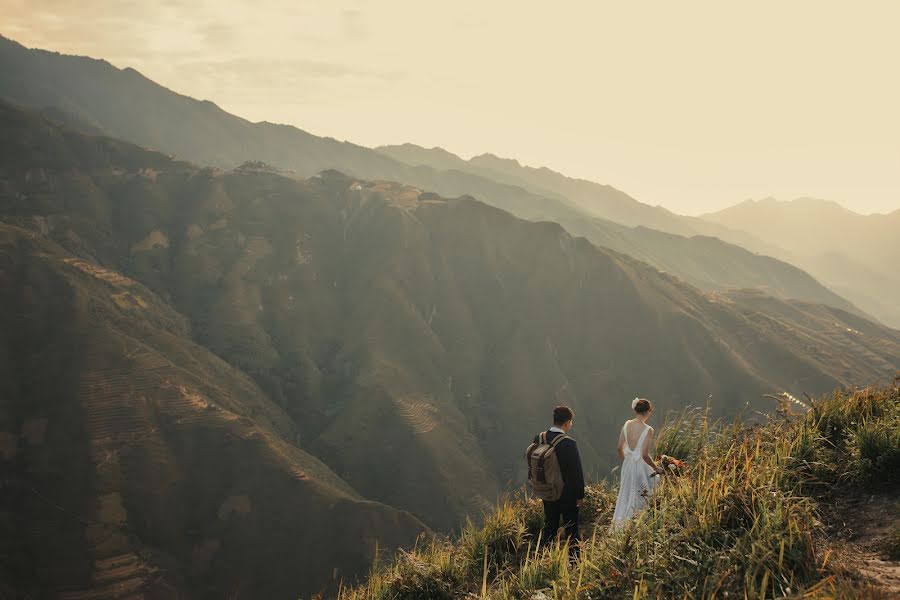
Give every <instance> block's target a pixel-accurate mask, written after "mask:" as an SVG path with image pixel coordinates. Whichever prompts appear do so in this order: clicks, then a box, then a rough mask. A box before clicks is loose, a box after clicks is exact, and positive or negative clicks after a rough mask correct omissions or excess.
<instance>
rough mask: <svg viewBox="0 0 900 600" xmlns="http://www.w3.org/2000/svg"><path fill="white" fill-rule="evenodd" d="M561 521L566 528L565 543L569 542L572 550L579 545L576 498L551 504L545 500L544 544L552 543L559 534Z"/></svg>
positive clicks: (561, 499) (555, 501)
mask: <svg viewBox="0 0 900 600" xmlns="http://www.w3.org/2000/svg"><path fill="white" fill-rule="evenodd" d="M560 519H562V526H563V527H564V528H565V535H564V538H563V541H565V540H568V541H569V543H570V544H571V546H570V550H572V551H574V550H575V548H576V546H577V545H578V539H579V538H578V504H577V503H576V501H575V499H574V498H571V499H570V498H560V499H559V500H554V501H553V502H550V501H548V500H544V535H543V538H544V542H545V543H552V542H553V541H554V540H555V539H556V534H557V533H558V532H559V527H560Z"/></svg>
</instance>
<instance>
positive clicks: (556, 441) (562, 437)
mask: <svg viewBox="0 0 900 600" xmlns="http://www.w3.org/2000/svg"><path fill="white" fill-rule="evenodd" d="M571 439H572V438H570V437H569V436H567V435H566V434H562V435H558V436H556V439H555V440H553V441H552V442H550V445H551V446H553V447H554V448H556V446H557V444H559V443H560V442H561V441H563V440H571Z"/></svg>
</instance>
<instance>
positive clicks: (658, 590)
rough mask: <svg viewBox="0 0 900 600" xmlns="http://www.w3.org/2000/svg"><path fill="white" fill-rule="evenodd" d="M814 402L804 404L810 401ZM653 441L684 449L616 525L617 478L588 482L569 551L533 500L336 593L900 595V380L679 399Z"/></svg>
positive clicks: (372, 596)
mask: <svg viewBox="0 0 900 600" xmlns="http://www.w3.org/2000/svg"><path fill="white" fill-rule="evenodd" d="M807 408H809V410H808V411H807ZM659 451H660V452H661V453H667V454H669V455H672V456H678V457H680V458H682V459H684V460H686V461H687V468H686V472H685V474H684V475H683V476H682V477H674V476H667V477H666V478H665V479H664V480H663V482H662V484H661V485H660V487H659V488H658V489H657V491H656V492H655V494H654V495H653V496H652V500H651V502H650V503H649V505H648V507H647V509H646V510H644V511H643V512H642V513H639V515H638V517H637V518H636V519H635V520H634V521H632V522H631V523H630V525H629V526H628V527H627V528H625V529H623V530H619V531H610V529H609V528H610V524H611V517H612V512H613V508H614V506H615V499H616V481H615V480H613V481H612V483H607V482H603V483H600V484H597V485H595V486H592V487H590V488H589V489H588V493H587V497H586V499H585V505H584V506H583V507H582V510H581V514H580V517H581V521H582V523H581V531H583V532H586V534H584V542H583V543H582V547H581V554H580V556H579V557H578V559H577V560H575V561H573V562H569V560H568V552H567V550H566V549H565V548H560V547H559V545H558V543H557V544H547V543H543V544H541V540H540V538H539V532H540V527H541V519H542V516H543V515H542V511H541V507H540V502H538V501H533V500H528V499H527V498H518V499H516V500H515V501H512V502H502V503H500V504H499V505H498V507H497V509H496V510H495V511H494V512H493V513H492V514H490V515H489V516H488V517H486V519H485V521H484V523H483V524H470V525H469V526H468V527H467V528H466V529H465V530H464V531H463V532H462V533H461V535H459V536H458V537H455V538H453V539H452V540H447V539H445V538H441V537H437V538H434V539H432V540H431V541H429V542H427V543H421V544H419V545H417V547H416V548H415V549H414V550H412V551H408V552H402V553H400V554H399V555H397V557H396V558H395V559H394V560H393V561H391V562H390V563H387V564H384V565H382V566H381V567H379V568H377V569H375V570H374V571H373V572H372V574H371V576H370V578H369V580H368V581H367V582H366V584H365V585H363V586H360V587H357V588H352V589H348V590H346V591H345V592H344V593H343V594H341V595H340V599H341V600H387V599H389V598H390V599H391V600H416V599H422V600H424V599H426V598H428V599H429V600H438V599H447V600H450V599H453V598H463V597H477V598H484V599H485V600H507V599H509V600H511V599H514V598H530V599H532V600H544V599H549V598H557V599H560V600H578V599H588V598H622V599H625V598H685V599H701V598H728V597H737V598H758V599H765V598H819V599H823V600H824V599H832V600H833V599H851V598H854V599H867V600H870V599H876V600H877V599H885V600H887V599H888V598H897V597H898V595H900V525H898V523H900V501H898V496H897V493H898V491H900V388H898V387H897V381H895V382H894V384H893V385H890V386H888V387H884V388H881V389H875V388H866V389H865V390H858V391H850V392H848V391H837V392H835V394H834V395H831V396H828V397H824V398H822V399H819V400H816V401H813V402H812V403H811V406H810V407H806V406H801V405H798V404H796V403H790V402H785V403H783V404H782V407H781V411H780V415H779V417H777V418H772V419H769V420H768V421H767V422H766V423H764V424H756V425H748V424H744V423H741V422H735V423H733V424H732V423H715V424H714V423H711V422H709V421H708V420H707V416H706V415H704V414H703V413H702V412H690V411H687V412H685V413H682V414H680V415H678V416H677V418H675V419H673V420H671V421H669V422H668V423H666V424H665V425H664V426H663V427H662V430H661V432H660V439H659Z"/></svg>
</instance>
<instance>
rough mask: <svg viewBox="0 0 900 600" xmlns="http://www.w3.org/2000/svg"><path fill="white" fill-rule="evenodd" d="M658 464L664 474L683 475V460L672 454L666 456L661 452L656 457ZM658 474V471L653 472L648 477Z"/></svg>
mask: <svg viewBox="0 0 900 600" xmlns="http://www.w3.org/2000/svg"><path fill="white" fill-rule="evenodd" d="M657 462H658V463H659V466H661V467H662V469H663V473H665V474H666V475H673V476H675V477H681V476H682V475H684V468H685V463H684V461H683V460H678V459H677V458H674V457H672V456H668V455H667V454H663V455H662V456H660V457H659V458H658V459H657ZM657 475H660V473H653V474H652V475H650V477H655V476H657Z"/></svg>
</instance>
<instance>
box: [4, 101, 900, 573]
mask: <svg viewBox="0 0 900 600" xmlns="http://www.w3.org/2000/svg"><path fill="white" fill-rule="evenodd" d="M0 132H2V135H3V139H4V140H5V144H4V145H3V147H2V148H0V190H2V193H0V220H2V221H4V222H5V223H7V225H9V226H11V227H17V228H20V229H24V230H27V231H28V232H29V234H28V236H25V237H26V238H28V239H32V238H34V239H35V240H38V241H40V240H44V239H46V240H47V241H46V242H44V241H40V243H41V244H51V243H52V244H55V245H57V246H58V247H59V248H60V250H58V251H57V252H58V253H62V252H65V253H67V254H65V255H64V256H65V258H70V260H77V261H81V262H78V263H77V264H78V265H81V267H80V268H81V269H82V270H84V271H87V272H89V273H91V272H95V273H100V274H101V275H102V276H103V278H105V279H103V281H107V280H111V281H113V282H115V281H118V279H117V278H118V277H119V275H117V274H121V276H122V277H127V278H128V280H129V281H134V282H136V283H135V284H134V285H135V286H138V285H140V286H146V289H147V291H146V292H144V291H143V287H141V288H135V289H138V290H141V291H140V292H139V293H135V292H131V293H132V294H134V295H136V296H138V297H139V298H141V299H143V300H138V299H134V298H132V297H131V296H129V295H127V294H126V295H124V296H123V295H122V294H123V293H124V291H119V290H118V289H110V290H109V293H110V294H111V296H110V298H112V301H113V302H116V303H117V304H116V306H119V304H118V303H122V305H123V306H122V307H121V312H122V318H123V319H125V322H124V323H123V324H122V325H121V327H125V326H126V325H128V323H129V322H128V321H127V319H128V317H129V316H130V315H133V318H134V319H135V323H134V324H133V326H134V327H137V326H138V325H140V324H142V323H143V321H144V319H150V317H149V316H145V313H146V311H147V309H146V308H145V307H144V306H143V304H147V305H148V306H156V304H160V305H161V306H160V309H159V310H160V311H162V310H163V309H164V308H165V307H166V306H167V307H168V309H167V310H168V311H169V312H167V313H166V314H169V315H171V316H170V317H169V319H170V320H175V319H178V318H180V319H183V321H182V322H183V329H181V330H179V331H180V332H181V333H179V335H180V336H181V337H182V338H187V339H186V340H185V341H184V344H188V343H190V344H192V346H191V348H193V350H186V349H185V350H177V351H176V350H168V349H165V348H161V349H159V350H156V353H157V354H159V355H161V356H163V357H166V358H167V359H169V360H171V361H172V362H174V363H175V364H178V365H182V364H185V365H187V364H190V363H188V362H187V359H186V358H185V356H187V355H191V354H197V353H199V352H201V350H200V349H199V348H200V347H203V348H205V349H207V350H209V351H211V352H212V353H213V354H215V355H216V356H218V357H219V358H220V359H222V360H224V361H226V362H227V363H228V365H230V367H229V368H231V369H235V370H237V369H239V370H240V371H239V372H242V373H246V374H247V375H249V376H250V377H251V378H252V379H253V381H254V383H255V384H256V385H258V386H259V388H260V389H261V390H262V391H261V392H254V394H258V395H259V396H260V398H259V399H258V400H255V401H254V402H256V403H257V404H259V405H260V406H264V407H266V408H265V410H266V411H268V412H267V413H266V414H268V415H269V416H268V417H267V421H269V422H271V423H272V428H273V429H276V430H277V431H280V432H282V433H281V435H280V439H281V440H282V441H283V442H284V444H286V445H287V446H280V445H279V447H284V448H286V450H285V451H286V452H287V451H290V452H294V451H295V450H296V451H303V452H306V454H308V455H311V456H314V457H316V458H317V459H319V460H321V461H322V462H323V463H324V464H325V465H327V467H328V469H330V470H331V471H332V472H333V473H334V474H336V477H339V478H340V480H342V481H343V482H346V485H347V487H346V488H340V486H339V485H338V484H337V483H333V484H332V487H334V488H335V489H339V488H340V489H344V490H345V493H346V494H350V491H349V490H348V488H350V489H353V490H357V491H358V492H359V494H361V495H362V497H364V498H369V499H372V500H376V501H378V502H382V503H384V504H387V505H390V506H394V507H396V508H399V509H401V510H406V511H409V512H412V513H413V514H415V515H416V516H417V517H419V518H421V519H423V520H424V521H425V522H426V523H427V524H428V525H430V526H431V527H434V528H438V529H444V530H446V529H450V528H453V527H454V526H456V525H457V524H458V523H459V521H460V519H461V518H462V517H463V516H465V515H473V514H478V513H479V512H480V511H481V510H482V509H484V508H485V507H487V506H489V505H490V503H491V502H492V501H493V499H494V498H495V497H496V496H497V494H498V493H499V492H500V491H502V490H503V489H504V488H506V486H507V484H509V483H512V484H513V485H517V484H518V483H519V482H521V480H522V477H523V473H522V468H523V465H522V464H520V463H521V462H522V461H521V460H520V459H519V458H518V457H519V455H520V451H521V448H520V445H521V444H522V441H523V439H527V438H529V437H530V435H531V434H533V433H534V431H535V430H536V429H537V428H539V427H541V426H542V425H543V424H544V422H545V421H546V418H547V410H548V409H549V407H551V406H552V405H553V404H555V403H560V402H566V403H570V404H572V405H573V406H574V407H575V409H576V411H577V412H578V415H579V416H578V422H579V431H581V432H583V433H582V434H581V437H580V438H579V444H580V445H581V448H582V452H583V455H584V459H585V463H586V465H587V466H588V468H589V470H590V471H591V472H593V473H605V472H606V469H608V468H609V467H610V466H611V464H612V463H613V461H614V457H613V456H611V454H610V452H609V448H612V447H613V446H614V444H610V443H609V440H610V439H613V438H614V436H615V434H616V431H617V427H618V423H619V422H620V420H621V418H623V417H624V416H626V415H627V413H628V399H629V398H632V397H634V395H635V394H638V393H641V394H645V395H648V396H649V397H651V398H653V399H654V400H656V401H657V404H658V406H659V408H660V410H661V411H662V412H665V411H666V410H668V409H671V408H674V407H677V406H682V405H684V404H687V403H692V402H705V400H706V398H707V397H708V396H710V395H712V397H713V405H714V406H715V407H716V410H717V412H718V413H719V414H733V413H734V412H736V411H738V410H741V408H742V407H743V406H745V404H746V403H750V404H751V405H752V406H754V407H757V408H765V407H766V406H767V404H765V402H767V401H764V400H762V399H761V395H762V394H764V393H766V392H770V391H773V390H775V391H778V390H787V391H790V392H792V393H794V394H795V395H799V394H801V393H802V392H804V391H812V392H819V391H823V390H827V389H832V388H833V387H835V386H851V385H854V384H856V383H860V382H863V381H875V380H878V379H880V378H885V377H888V376H890V375H892V374H893V373H894V372H895V371H896V370H897V368H898V366H900V333H898V332H896V331H893V330H891V329H887V328H885V327H882V326H880V325H877V324H875V323H872V322H870V321H867V320H865V319H864V318H862V317H858V316H855V315H852V314H850V313H847V312H845V311H841V310H839V309H834V308H828V307H824V306H821V305H815V304H808V303H803V302H798V301H791V302H786V301H782V300H778V299H774V298H771V297H768V296H766V295H764V294H761V293H760V292H758V291H752V290H749V291H743V292H732V293H729V294H703V293H701V292H700V291H698V290H697V289H696V288H693V287H691V286H688V285H686V284H684V283H682V282H681V281H680V280H678V279H676V278H675V277H672V276H670V275H666V274H662V273H660V272H659V271H657V270H656V269H654V268H652V267H649V266H647V265H646V264H644V263H642V262H639V261H637V260H634V259H632V258H630V257H628V256H625V255H622V254H619V253H617V252H614V251H611V250H608V249H604V248H598V247H596V246H594V245H592V244H590V243H589V242H588V241H586V240H585V239H583V238H573V237H572V236H571V235H570V234H569V233H567V232H566V231H565V230H564V229H563V228H562V227H560V226H559V225H557V224H553V223H547V222H543V223H533V222H528V221H522V220H519V219H517V218H515V217H513V216H512V215H510V214H509V213H506V212H503V211H500V210H498V209H496V208H493V207H490V206H487V205H485V204H483V203H480V202H478V201H475V200H474V199H472V198H469V197H465V196H464V197H459V198H455V199H446V198H443V197H441V196H438V195H436V194H434V193H431V192H423V191H422V190H420V189H418V188H414V187H411V186H407V185H403V184H397V183H391V182H384V181H375V182H371V181H364V180H360V179H358V178H353V177H348V176H345V175H342V174H340V173H337V172H333V171H330V172H324V173H322V174H321V175H318V176H316V177H312V178H308V179H301V178H298V177H296V176H294V175H291V174H285V173H279V172H277V170H275V169H272V168H270V167H267V166H265V165H263V164H260V163H251V164H246V165H244V166H242V167H240V168H238V169H235V170H232V171H229V172H225V171H222V170H218V169H214V168H199V167H194V166H192V165H190V164H187V163H183V162H179V161H176V160H174V159H171V158H169V157H167V156H165V155H162V154H159V153H156V152H152V151H148V150H144V149H141V148H138V147H135V146H132V145H130V144H127V143H124V142H119V141H115V140H111V139H108V138H103V137H94V136H85V135H82V134H79V133H75V132H72V131H70V130H67V129H63V128H61V127H59V126H57V125H55V124H53V123H51V122H49V121H47V120H45V119H43V118H41V117H39V116H36V115H31V114H27V113H24V112H22V111H20V110H18V109H15V108H12V107H10V106H8V105H3V107H2V111H0ZM21 237H22V236H21V235H20V236H19V238H21ZM17 239H18V238H17ZM38 241H35V242H33V243H38ZM20 243H21V242H16V244H20ZM16 244H13V246H16ZM8 252H12V251H11V250H9V251H8ZM61 260H62V259H61ZM107 273H111V275H107ZM16 289H18V288H16ZM19 293H24V292H21V291H20V292H19ZM151 294H152V295H151ZM41 298H42V302H45V303H46V304H48V309H47V310H58V311H62V312H63V313H64V311H65V308H66V306H67V304H66V302H67V299H66V297H65V296H59V297H58V295H57V294H54V293H46V292H45V293H42V294H41ZM116 298H118V300H116ZM147 298H151V299H152V302H151V300H148V299H147ZM10 302H12V304H10V305H8V306H7V305H4V310H5V312H6V314H8V315H16V314H18V313H19V312H20V311H21V310H22V309H20V308H17V307H18V306H22V305H23V302H24V301H22V300H16V299H15V297H14V299H13V300H10ZM16 302H18V304H16ZM60 304H62V306H58V305H60ZM76 304H79V306H80V305H82V304H83V302H82V303H79V302H76ZM126 307H127V308H126ZM85 310H87V309H85ZM86 314H87V315H89V316H90V317H91V318H92V319H95V320H93V321H89V322H87V324H86V325H85V328H86V329H91V328H94V329H97V331H96V335H100V334H101V332H102V328H101V327H99V324H100V323H103V322H104V321H105V320H106V319H107V317H106V315H105V313H104V312H103V311H91V310H87V313H86ZM10 318H11V317H10ZM86 318H87V317H86ZM153 318H154V319H155V320H156V321H161V320H162V317H153ZM39 322H40V323H52V322H53V319H52V318H49V317H42V318H40V319H39ZM154 322H155V321H154ZM42 331H43V330H39V329H35V330H26V331H24V332H23V333H21V334H17V338H16V339H18V340H20V341H19V342H18V343H19V344H22V343H28V344H40V343H41V339H42V336H43V335H44V334H43V333H42ZM173 335H174V334H173ZM129 336H130V337H131V338H133V339H137V340H145V339H148V337H149V336H150V334H149V333H145V332H135V333H133V334H129ZM75 339H77V338H75ZM179 339H180V338H179ZM100 345H103V346H108V345H109V344H107V343H106V342H104V343H102V344H100ZM16 347H18V346H16ZM78 347H79V348H81V347H84V344H79V346H78ZM72 351H74V350H72ZM124 351H125V350H123V352H124ZM10 352H11V353H13V354H15V352H13V351H10ZM203 352H205V351H203ZM203 356H209V355H207V354H203ZM98 360H99V359H98ZM209 360H212V358H210V359H209ZM99 362H101V363H103V362H108V360H107V359H104V360H100V361H99ZM56 363H59V364H60V365H66V364H68V357H63V359H60V360H55V361H54V364H56ZM217 364H221V365H222V366H221V368H222V369H224V368H225V365H224V363H217ZM72 368H73V375H72V376H71V377H73V378H77V377H84V373H83V372H82V371H79V370H78V368H77V367H72ZM135 368H136V369H137V371H129V372H126V373H117V374H115V377H116V379H113V381H121V380H125V381H128V380H130V379H131V378H132V377H133V378H135V379H137V378H138V377H139V374H140V373H141V369H140V368H139V366H138V367H135ZM18 369H19V371H21V372H22V373H24V374H25V375H24V376H25V377H28V378H30V379H29V380H31V379H40V380H42V381H44V380H48V378H46V377H45V376H44V371H43V370H41V368H40V367H39V366H28V365H25V366H23V367H19V368H18ZM93 370H95V368H94V367H92V368H90V369H88V371H93ZM235 372H237V371H235ZM104 377H105V375H104ZM197 377H198V378H199V377H200V376H199V375H198V376H197ZM238 377H239V375H234V378H238ZM101 379H102V377H101ZM50 380H53V381H57V380H56V379H55V378H50ZM241 381H243V382H244V383H242V385H244V386H245V387H246V385H248V384H247V383H246V381H245V380H241ZM58 385H59V386H60V387H58V388H54V390H55V391H56V392H58V393H59V395H57V396H54V397H55V398H69V397H72V396H71V395H65V394H62V393H61V390H65V389H66V387H65V386H66V382H65V381H59V382H58ZM102 385H107V384H102ZM178 385H182V384H178ZM218 385H219V387H220V388H221V389H222V390H223V391H224V393H225V394H227V395H228V397H231V398H241V399H242V401H246V402H250V400H243V399H244V398H245V397H247V396H248V393H247V392H245V391H242V390H243V389H245V388H240V387H237V386H238V384H237V383H233V382H231V380H227V379H222V383H220V384H218ZM186 387H187V388H188V389H194V388H192V387H190V386H186ZM254 389H255V388H254ZM202 395H204V397H209V396H211V395H212V393H211V392H203V394H202ZM252 397H254V396H250V398H252ZM266 399H267V400H266ZM79 401H80V402H84V400H79ZM71 402H76V400H75V399H74V398H73V399H72V401H71ZM121 402H123V403H125V406H128V407H132V404H131V402H133V400H129V399H127V398H122V399H121ZM267 402H268V403H267ZM269 403H271V405H274V406H271V405H270V404H269ZM60 406H61V407H64V406H67V403H66V402H60ZM74 406H75V407H76V408H77V406H78V405H77V403H76V404H75V405H74ZM76 408H72V407H69V408H68V409H67V410H76ZM60 409H61V410H62V408H60ZM121 410H123V411H124V410H126V409H124V408H123V409H121ZM127 410H136V409H134V408H133V407H132V408H128V409H127ZM235 410H237V409H235ZM248 410H249V409H248ZM262 410H263V409H262V408H259V409H254V412H253V414H256V413H258V412H260V411H262ZM246 414H249V413H246ZM251 416H252V415H251ZM134 428H135V429H133V430H131V429H130V430H129V432H130V433H131V434H132V435H134V436H137V437H139V436H142V435H144V434H145V433H147V432H148V431H150V430H152V429H153V425H146V424H141V425H140V427H139V425H138V424H135V425H134ZM271 435H273V436H274V435H275V434H271ZM216 439H217V438H211V441H210V443H211V444H213V445H216V444H217V442H216ZM198 451H199V450H198ZM236 452H237V450H236ZM231 460H232V461H234V460H237V458H236V457H235V458H232V459H231ZM245 460H247V461H250V463H248V464H252V462H253V461H255V460H257V459H256V458H254V456H253V455H249V456H248V457H247V458H246V459H245ZM176 464H177V462H176ZM210 468H212V467H211V466H207V465H206V464H205V463H197V464H191V465H187V464H185V465H183V466H182V467H181V470H180V472H182V473H184V476H185V477H189V476H190V475H191V473H193V471H194V469H198V470H200V471H201V472H205V470H206V469H210ZM305 470H307V471H312V469H311V468H310V467H306V468H305ZM323 479H325V476H324V475H323ZM329 481H334V479H329ZM115 484H116V485H118V486H120V488H121V491H119V492H118V493H120V494H123V495H125V494H126V493H128V491H127V487H128V486H129V485H131V483H130V482H129V481H122V480H116V481H115ZM110 485H112V484H110ZM141 489H143V488H141ZM238 495H240V494H238ZM271 501H272V502H276V500H275V499H272V500H271ZM285 502H286V503H287V505H293V504H294V503H295V501H294V500H293V499H288V500H286V501H285ZM279 506H281V508H282V510H276V509H277V507H279ZM366 506H368V505H366ZM269 508H270V509H272V510H274V512H275V513H276V514H277V515H279V518H281V515H282V514H283V510H284V507H283V506H282V505H277V504H273V505H270V506H269ZM310 510H311V511H312V512H310V513H309V514H310V515H314V518H315V519H319V518H324V519H328V517H326V516H322V515H320V514H319V513H318V512H316V511H318V509H316V511H313V510H312V509H310ZM348 511H350V508H348ZM129 514H130V513H129ZM323 514H327V513H323ZM396 518H397V519H402V518H405V517H401V516H400V515H397V516H396ZM410 522H411V521H407V524H409V523H410ZM409 529H414V527H411V526H410V527H409V528H408V529H406V530H404V529H401V530H400V532H403V531H408V530H409ZM372 530H373V532H374V533H373V535H375V536H377V535H379V529H378V527H377V525H376V526H375V527H373V529H372ZM386 539H388V540H391V541H396V536H395V537H391V536H388V537H387V538H386ZM337 541H340V543H341V544H343V543H345V540H340V539H339V540H336V542H337ZM351 563H352V561H351ZM352 564H355V563H352Z"/></svg>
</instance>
